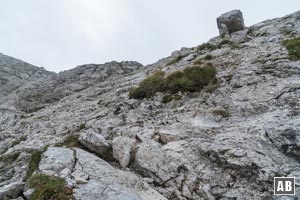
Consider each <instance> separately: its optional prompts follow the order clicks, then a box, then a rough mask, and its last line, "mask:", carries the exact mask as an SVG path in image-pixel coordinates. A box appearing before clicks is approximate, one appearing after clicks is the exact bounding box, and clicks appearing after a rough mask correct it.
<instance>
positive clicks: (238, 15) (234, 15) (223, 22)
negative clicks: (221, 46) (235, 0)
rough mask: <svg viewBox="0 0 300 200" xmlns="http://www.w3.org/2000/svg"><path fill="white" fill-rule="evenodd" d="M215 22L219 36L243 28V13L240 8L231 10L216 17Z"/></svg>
mask: <svg viewBox="0 0 300 200" xmlns="http://www.w3.org/2000/svg"><path fill="white" fill-rule="evenodd" d="M217 24H218V29H219V32H220V36H221V37H224V36H225V35H229V34H231V33H234V32H236V31H240V30H244V28H245V25H244V18H243V13H242V12H241V11H240V10H232V11H230V12H227V13H224V14H222V15H221V16H220V17H218V18H217Z"/></svg>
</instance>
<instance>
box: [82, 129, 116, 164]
mask: <svg viewBox="0 0 300 200" xmlns="http://www.w3.org/2000/svg"><path fill="white" fill-rule="evenodd" d="M78 141H79V142H80V143H81V144H83V145H84V146H86V147H87V148H89V149H90V150H91V151H93V152H95V153H98V154H99V155H101V156H102V157H103V158H106V159H110V158H111V157H112V155H111V145H110V144H109V143H108V141H107V140H106V139H105V138H104V137H103V136H102V135H100V134H97V133H95V132H83V133H82V134H81V135H80V136H79V138H78Z"/></svg>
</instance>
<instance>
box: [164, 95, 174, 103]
mask: <svg viewBox="0 0 300 200" xmlns="http://www.w3.org/2000/svg"><path fill="white" fill-rule="evenodd" d="M173 99H174V97H173V96H172V95H170V94H167V95H165V96H164V97H163V99H162V103H169V102H170V101H172V100H173Z"/></svg>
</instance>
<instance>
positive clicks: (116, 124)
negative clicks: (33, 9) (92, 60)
mask: <svg viewBox="0 0 300 200" xmlns="http://www.w3.org/2000/svg"><path fill="white" fill-rule="evenodd" d="M219 27H221V28H222V27H223V28H224V26H219ZM241 27H242V28H241V29H242V30H240V31H236V30H234V31H233V32H231V31H230V29H229V28H228V29H226V30H223V29H222V30H220V33H222V36H224V37H215V38H213V39H211V40H210V41H209V42H208V43H205V44H202V45H199V46H197V47H194V48H182V49H181V50H179V51H175V52H173V53H172V55H171V56H170V57H167V58H163V59H161V60H159V61H158V62H156V63H154V64H151V65H148V66H142V65H141V64H139V63H137V62H132V61H130V62H129V61H126V62H120V63H119V62H110V63H105V64H102V65H96V64H90V65H82V66H78V67H76V68H74V69H72V70H68V71H64V72H61V73H59V74H55V73H51V72H47V71H46V70H44V69H41V68H37V67H34V66H32V65H29V64H27V63H24V62H22V61H19V60H16V59H13V58H11V57H8V56H5V55H2V54H1V55H0V81H1V82H0V83H1V84H0V103H1V104H0V152H1V156H0V199H3V200H6V199H28V197H29V196H30V195H31V194H32V192H33V190H32V189H31V188H34V184H33V183H31V184H30V180H32V177H34V176H36V175H35V174H45V175H48V178H49V176H50V177H60V178H62V179H63V180H64V181H65V184H66V185H67V188H68V189H69V190H71V191H70V192H69V194H68V195H69V198H75V199H83V200H85V199H87V200H94V199H113V200H116V199H120V200H121V199H122V200H126V199H128V200H135V199H137V200H140V199H143V200H148V199H149V200H150V199H158V200H159V199H162V200H164V199H175V200H177V199H178V200H190V199H212V200H214V199H222V200H231V199H295V198H296V197H295V196H290V197H288V196H285V197H284V196H274V195H273V177H275V176H292V177H296V178H297V177H298V178H299V177H300V163H299V162H300V135H299V130H300V105H299V97H300V76H299V73H300V61H299V60H298V61H297V60H295V59H290V57H289V54H288V51H287V49H286V46H285V45H283V41H285V40H287V39H289V38H294V37H299V36H300V12H296V13H293V14H290V15H288V16H285V17H283V18H278V19H273V20H267V21H264V22H261V23H259V24H256V25H254V26H251V27H248V28H247V27H246V28H245V27H243V26H241ZM195 64H197V65H212V66H214V67H215V68H216V69H217V78H218V84H217V85H216V86H215V88H213V89H210V90H208V88H207V89H204V90H202V91H201V92H193V93H190V92H187V93H184V94H182V93H180V92H179V93H178V94H177V95H178V96H180V98H176V100H175V99H173V100H172V101H171V102H168V103H162V99H163V97H164V95H165V94H163V93H157V94H156V95H155V96H154V97H153V98H149V99H142V100H137V99H130V98H129V95H128V93H129V91H130V89H131V88H132V87H135V86H137V85H138V84H139V83H140V81H142V80H143V79H145V78H146V77H148V76H149V75H150V74H152V73H153V72H155V71H156V70H163V71H165V72H166V73H167V74H170V73H171V72H174V71H176V70H182V69H184V68H186V67H188V66H191V65H195ZM30 177H31V178H30ZM36 177H37V176H36ZM296 182H297V188H296V194H298V198H299V197H300V196H299V195H300V188H299V179H296ZM36 191H39V190H38V188H35V192H34V193H33V194H32V196H31V199H38V198H35V196H34V195H36ZM60 199H63V198H62V197H61V198H60Z"/></svg>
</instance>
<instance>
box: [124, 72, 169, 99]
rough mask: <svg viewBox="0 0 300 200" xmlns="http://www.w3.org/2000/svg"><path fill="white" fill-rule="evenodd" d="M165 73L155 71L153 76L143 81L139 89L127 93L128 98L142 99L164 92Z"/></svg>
mask: <svg viewBox="0 0 300 200" xmlns="http://www.w3.org/2000/svg"><path fill="white" fill-rule="evenodd" d="M164 77H165V72H163V71H156V72H155V73H154V74H153V75H151V76H149V77H148V78H146V79H144V80H143V81H142V82H141V83H140V85H139V87H137V88H134V89H132V90H130V91H129V97H130V98H134V99H144V98H150V97H152V96H154V94H155V93H156V92H162V91H164V84H165V79H164Z"/></svg>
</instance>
